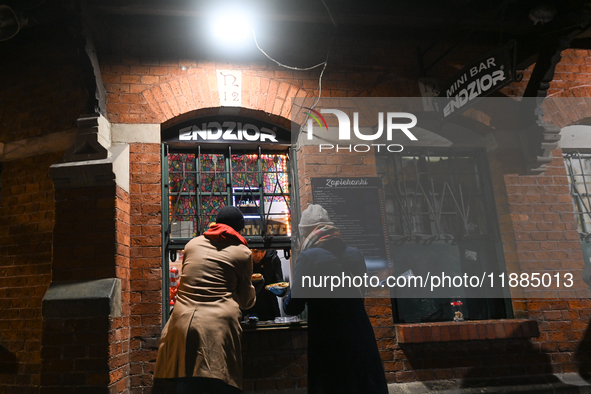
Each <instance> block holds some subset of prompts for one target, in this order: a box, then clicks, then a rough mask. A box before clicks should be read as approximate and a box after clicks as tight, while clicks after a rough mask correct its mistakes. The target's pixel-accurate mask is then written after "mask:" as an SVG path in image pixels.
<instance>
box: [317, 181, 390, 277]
mask: <svg viewBox="0 0 591 394" xmlns="http://www.w3.org/2000/svg"><path fill="white" fill-rule="evenodd" d="M311 183H312V200H313V201H314V204H320V205H321V206H322V207H323V208H324V209H326V211H327V212H328V215H329V217H330V219H331V220H332V221H333V222H334V224H335V226H337V227H338V228H339V232H340V234H341V238H342V239H343V241H345V243H346V244H347V245H348V246H351V247H354V248H357V249H359V251H360V252H361V253H362V254H363V257H365V263H366V265H367V270H368V273H371V274H372V275H377V276H379V277H380V279H384V278H385V277H386V276H387V275H390V271H391V264H390V263H389V261H390V260H389V258H388V257H389V256H388V255H389V253H388V243H387V242H386V236H387V231H386V216H385V215H386V213H385V208H384V199H383V192H382V180H381V179H380V178H370V177H364V178H353V177H335V178H311Z"/></svg>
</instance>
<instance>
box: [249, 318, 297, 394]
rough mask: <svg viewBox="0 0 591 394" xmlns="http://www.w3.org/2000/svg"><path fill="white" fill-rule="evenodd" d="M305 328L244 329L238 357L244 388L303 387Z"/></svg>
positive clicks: (257, 389) (258, 389)
mask: <svg viewBox="0 0 591 394" xmlns="http://www.w3.org/2000/svg"><path fill="white" fill-rule="evenodd" d="M307 334H308V333H307V331H286V330H267V331H245V332H244V333H243V335H242V337H243V340H242V342H243V344H242V357H243V364H244V384H243V389H244V390H245V391H246V390H256V391H260V390H276V389H287V388H301V387H306V386H307V380H306V371H307V369H308V362H307V350H306V349H307V345H308V335H307Z"/></svg>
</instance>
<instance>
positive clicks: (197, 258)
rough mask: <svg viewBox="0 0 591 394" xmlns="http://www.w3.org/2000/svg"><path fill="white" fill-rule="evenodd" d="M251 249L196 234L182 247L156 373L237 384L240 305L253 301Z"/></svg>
mask: <svg viewBox="0 0 591 394" xmlns="http://www.w3.org/2000/svg"><path fill="white" fill-rule="evenodd" d="M251 275H252V260H251V253H250V250H249V249H248V248H247V247H246V246H244V245H242V244H239V243H236V244H227V243H218V242H213V241H210V240H208V239H207V238H205V237H204V236H200V237H197V238H194V239H192V240H191V241H189V243H187V245H186V247H185V255H184V258H183V266H182V273H181V279H180V283H179V289H178V294H177V300H176V303H175V306H174V310H173V312H172V315H171V317H170V320H169V321H168V323H167V324H166V326H165V327H164V330H163V331H162V337H161V339H160V345H159V348H158V358H157V360H156V369H155V371H154V377H155V378H176V377H185V376H193V377H205V378H215V379H220V380H222V381H224V382H225V383H227V384H229V385H231V386H234V387H238V388H240V389H241V388H242V353H241V352H242V347H241V336H242V328H241V327H240V318H241V311H240V308H243V309H247V308H250V307H252V306H253V305H254V303H255V289H254V287H253V286H252V283H251Z"/></svg>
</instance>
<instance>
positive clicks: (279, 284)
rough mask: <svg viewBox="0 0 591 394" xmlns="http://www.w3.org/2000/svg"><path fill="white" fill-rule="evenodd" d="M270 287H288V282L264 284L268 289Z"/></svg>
mask: <svg viewBox="0 0 591 394" xmlns="http://www.w3.org/2000/svg"><path fill="white" fill-rule="evenodd" d="M271 287H274V288H276V289H281V288H286V287H289V282H279V283H271V284H270V285H267V286H265V289H267V290H269V289H270V288H271Z"/></svg>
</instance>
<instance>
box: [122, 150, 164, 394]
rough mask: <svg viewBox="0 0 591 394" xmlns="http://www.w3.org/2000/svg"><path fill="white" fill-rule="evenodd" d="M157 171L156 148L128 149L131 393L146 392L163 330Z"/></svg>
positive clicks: (158, 153) (159, 208) (159, 191)
mask: <svg viewBox="0 0 591 394" xmlns="http://www.w3.org/2000/svg"><path fill="white" fill-rule="evenodd" d="M160 180H161V169H160V145H159V144H132V145H131V146H130V242H131V244H130V262H129V267H130V270H129V291H130V307H129V311H130V321H129V330H130V341H131V342H130V349H131V352H130V362H131V369H130V377H131V393H133V394H139V393H148V392H150V388H151V386H152V376H153V371H154V365H155V362H156V353H157V346H158V340H159V339H160V332H161V331H162V326H161V324H162V315H161V311H162V299H161V297H162V291H161V290H162V268H161V267H162V251H161V244H162V240H161V231H162V230H161V226H162V222H161V220H162V219H161V210H162V202H161V198H162V197H161V195H162V193H161V182H160Z"/></svg>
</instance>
